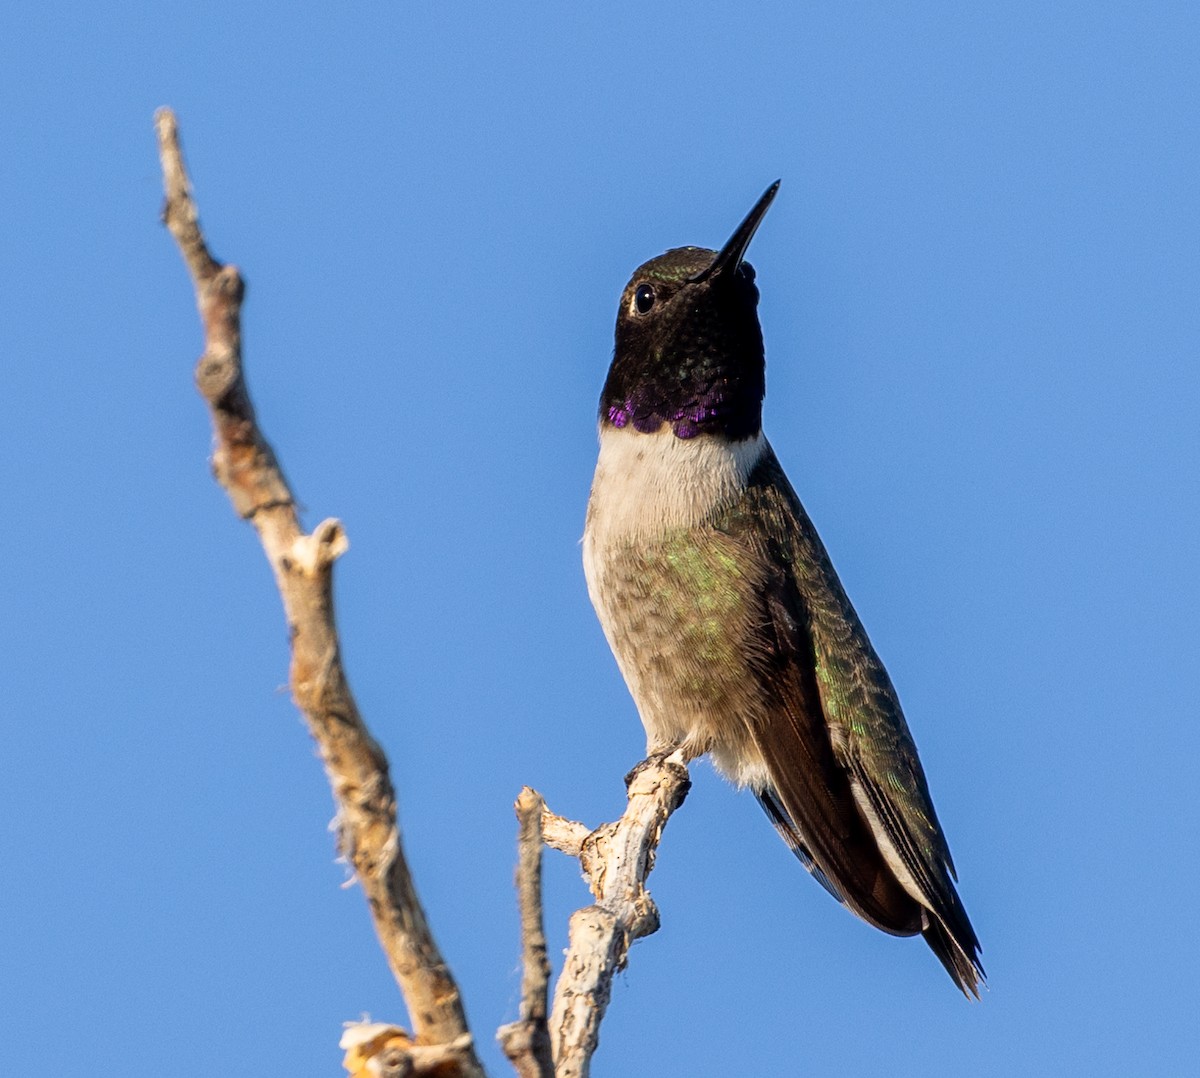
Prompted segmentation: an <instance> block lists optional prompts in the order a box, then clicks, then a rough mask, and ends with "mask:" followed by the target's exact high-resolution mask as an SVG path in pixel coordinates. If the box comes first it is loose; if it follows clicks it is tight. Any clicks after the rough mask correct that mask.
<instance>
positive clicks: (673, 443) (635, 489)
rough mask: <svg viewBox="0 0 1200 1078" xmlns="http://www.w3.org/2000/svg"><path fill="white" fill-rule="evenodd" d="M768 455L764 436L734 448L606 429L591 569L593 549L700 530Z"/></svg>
mask: <svg viewBox="0 0 1200 1078" xmlns="http://www.w3.org/2000/svg"><path fill="white" fill-rule="evenodd" d="M766 451H767V440H766V438H764V437H763V435H762V433H761V432H760V433H759V434H757V435H756V436H755V437H753V438H746V439H745V440H743V441H740V442H729V441H726V440H725V439H723V438H719V437H714V436H712V435H703V434H702V435H700V436H699V437H696V438H678V437H676V436H675V434H674V432H673V431H672V430H671V428H670V427H667V426H664V427H663V428H662V429H661V430H658V431H656V432H655V433H654V434H641V433H639V432H638V431H636V430H634V429H633V428H632V427H613V426H608V425H605V426H604V427H603V428H602V429H601V431H600V459H599V460H597V461H596V475H595V478H594V479H593V480H592V496H591V500H590V501H589V503H588V519H587V531H586V534H585V537H584V545H585V553H584V561H585V569H586V568H587V564H586V563H587V547H588V546H589V545H595V544H600V545H604V544H607V543H612V542H621V541H626V540H635V541H636V540H637V539H638V538H647V537H650V536H657V535H661V534H662V533H663V532H664V531H665V530H668V529H672V528H680V527H688V526H690V525H694V524H698V523H699V522H700V521H701V520H703V519H704V518H705V517H706V516H707V515H708V514H709V513H710V512H712V510H713V509H714V508H715V507H716V506H718V505H722V504H727V503H729V502H732V501H733V500H734V499H735V498H737V496H738V495H739V494H740V493H741V492H742V491H743V490H744V489H745V488H746V481H747V480H748V479H749V478H750V473H751V472H752V471H753V470H754V467H755V465H757V464H758V462H759V461H760V460H761V459H762V457H763V454H764V453H765V452H766ZM590 575H591V573H590V570H589V578H590Z"/></svg>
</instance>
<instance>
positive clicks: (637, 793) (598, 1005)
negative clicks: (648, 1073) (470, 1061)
mask: <svg viewBox="0 0 1200 1078" xmlns="http://www.w3.org/2000/svg"><path fill="white" fill-rule="evenodd" d="M626 783H627V785H628V787H629V803H628V805H627V807H626V809H625V813H624V815H622V817H621V818H620V819H619V820H617V821H616V822H615V823H609V824H604V825H602V826H601V827H598V828H597V829H596V830H595V831H593V832H591V833H590V834H588V835H587V836H586V837H585V838H583V839H582V841H581V842H580V843H579V847H580V848H579V850H578V854H579V859H580V863H581V864H582V866H583V871H584V875H585V877H586V879H587V881H588V885H589V886H590V887H591V889H592V894H593V895H595V896H596V903H595V905H592V906H588V907H586V908H585V909H581V910H577V911H576V912H575V913H574V914H573V915H572V917H571V925H570V943H569V946H568V948H567V955H566V959H565V960H564V962H563V970H562V974H561V975H560V976H559V979H558V984H557V986H556V988H555V992H554V1012H553V1014H552V1015H551V1017H550V1035H551V1039H552V1042H553V1048H554V1064H555V1072H554V1073H555V1075H556V1076H557V1078H587V1075H588V1074H589V1073H590V1069H591V1059H592V1054H593V1053H594V1052H595V1051H596V1046H597V1044H599V1040H600V1022H601V1020H602V1019H603V1018H604V1012H605V1010H606V1008H607V1007H608V1001H609V996H610V994H611V991H612V979H613V976H614V974H616V973H617V971H619V970H621V969H623V968H624V967H625V962H626V959H627V957H628V954H629V945H630V944H631V943H632V942H633V941H634V940H635V939H639V938H641V937H642V936H648V935H650V934H651V933H652V932H655V931H657V930H658V910H657V909H656V908H655V905H654V902H653V901H652V900H651V898H650V895H649V893H648V892H647V891H646V886H645V885H646V877H647V876H649V875H650V872H651V870H652V869H653V868H654V857H655V852H656V851H657V849H658V843H659V840H660V839H661V837H662V831H663V828H664V827H665V826H666V823H667V820H668V819H669V818H670V816H671V813H672V812H674V811H675V810H676V809H677V808H679V806H680V805H682V804H683V799H684V798H685V797H686V796H687V792H688V789H689V787H690V785H691V782H690V780H689V779H688V773H687V768H686V767H685V766H684V763H683V756H682V755H681V754H680V753H674V754H672V755H670V756H652V757H650V759H648V760H644V761H643V762H642V763H640V764H639V765H638V766H637V767H636V768H634V769H633V771H632V772H630V774H629V776H628V777H627V778H626ZM554 820H555V821H556V829H557V835H558V837H559V838H560V839H561V840H562V845H563V846H568V847H572V848H573V847H574V840H575V838H576V836H577V835H578V833H579V831H580V830H583V825H582V824H578V823H573V822H571V821H569V820H562V819H561V818H560V817H554ZM560 848H561V847H560Z"/></svg>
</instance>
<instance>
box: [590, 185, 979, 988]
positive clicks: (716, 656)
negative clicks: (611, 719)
mask: <svg viewBox="0 0 1200 1078" xmlns="http://www.w3.org/2000/svg"><path fill="white" fill-rule="evenodd" d="M778 190H779V181H776V182H775V183H774V184H772V185H771V186H770V187H769V188H767V190H766V191H765V192H764V194H763V195H762V197H761V198H760V199H759V200H758V202H757V203H756V204H755V206H754V208H753V209H752V210H751V211H750V213H749V214H748V215H747V216H746V219H745V220H744V221H742V223H741V224H740V225H739V226H738V228H737V230H736V231H735V232H734V233H733V235H732V236H731V237H730V239H729V241H728V242H727V243H726V244H725V246H724V247H722V248H721V249H720V250H719V251H712V250H708V249H705V248H701V247H678V248H675V249H673V250H670V251H667V252H666V253H665V254H662V255H659V256H658V257H657V258H652V259H651V260H650V261H649V262H646V263H645V264H643V265H642V266H639V267H638V269H637V270H636V271H635V273H634V274H633V277H632V278H631V279H630V281H629V283H628V284H627V285H626V287H625V290H624V292H623V293H622V295H621V302H620V307H619V308H618V311H617V325H616V343H615V348H614V351H613V359H612V364H611V366H610V367H609V371H608V377H607V379H606V380H605V383H604V389H603V391H602V393H601V396H600V415H599V428H600V453H599V458H598V460H597V463H596V472H595V477H594V479H593V481H592V488H591V496H590V498H589V500H588V508H587V522H586V525H585V529H584V536H583V563H584V572H585V575H586V577H587V586H588V594H589V596H590V597H591V601H592V605H593V606H594V607H595V610H596V614H597V616H598V617H599V620H600V624H601V626H602V627H603V629H604V634H605V636H606V637H607V639H608V643H609V646H610V647H611V648H612V651H613V654H614V656H615V657H616V660H617V664H618V666H619V667H620V669H621V673H622V674H623V676H624V678H625V682H626V684H627V685H628V687H629V691H630V693H631V695H632V696H633V699H634V701H635V703H636V705H637V708H638V712H639V714H640V717H641V720H642V724H643V725H644V726H645V729H646V738H647V748H648V753H649V754H650V755H658V754H669V753H672V752H681V753H682V755H683V758H684V759H685V760H691V759H695V758H696V757H699V756H702V755H704V754H706V753H707V754H708V755H709V756H710V757H711V758H712V760H713V762H714V764H715V765H716V767H717V769H718V771H720V772H721V773H722V774H723V775H725V776H726V777H727V778H729V779H731V780H732V781H733V782H734V783H735V784H737V785H738V786H739V787H742V788H744V787H749V788H750V789H751V790H752V791H753V792H754V794H755V795H756V797H757V798H758V800H759V802H760V803H761V804H762V807H763V808H764V809H765V810H766V814H767V816H768V817H769V818H770V820H771V822H772V823H773V824H774V826H775V828H776V829H777V830H778V832H779V834H780V835H781V836H782V837H783V840H784V841H785V842H786V843H787V844H788V846H789V847H790V848H791V849H792V851H793V852H794V853H795V855H796V856H797V857H798V858H799V859H800V861H801V862H802V863H803V864H804V866H805V867H806V868H807V869H808V870H809V872H811V873H812V875H813V876H814V877H815V878H816V879H817V880H818V881H819V882H820V883H821V884H822V885H823V886H824V887H825V889H826V890H827V891H829V892H830V893H831V894H832V895H833V896H834V898H836V899H837V900H838V901H839V902H841V903H843V904H844V905H846V906H847V907H848V908H849V909H850V910H852V911H853V912H854V913H856V914H857V915H858V916H859V917H861V918H862V919H863V920H865V921H867V922H868V923H870V924H872V925H874V926H875V927H876V928H880V929H882V930H883V931H884V932H888V933H890V934H892V935H896V936H913V935H916V934H917V933H920V934H921V935H922V936H923V937H924V938H925V941H926V943H928V945H929V947H930V948H931V949H932V951H933V953H934V954H935V955H936V956H937V957H938V959H939V960H940V961H941V963H942V965H943V966H944V967H945V968H946V970H947V972H948V973H949V974H950V976H951V977H952V978H953V979H954V982H955V984H957V985H958V987H959V988H960V989H961V990H962V992H963V994H964V995H966V996H967V997H968V998H971V997H974V998H976V999H978V998H979V986H980V984H981V982H982V979H983V976H984V971H983V967H982V965H981V964H980V961H979V953H980V946H979V940H978V938H977V937H976V935H975V931H974V929H973V928H972V927H971V922H970V921H969V920H968V918H967V913H966V910H965V909H964V908H963V904H962V902H961V900H960V899H959V896H958V892H957V890H956V888H955V883H956V881H957V874H956V871H955V868H954V862H953V860H952V859H951V856H950V849H949V847H948V846H947V843H946V839H945V836H944V835H943V833H942V827H941V824H940V823H939V822H938V818H937V814H936V812H935V811H934V808H933V801H932V799H931V798H930V794H929V786H928V783H927V782H926V779H925V773H924V770H923V769H922V767H921V761H920V759H919V758H918V756H917V749H916V745H915V744H914V742H913V739H912V735H911V734H910V733H909V730H908V724H907V723H906V722H905V719H904V713H903V711H902V710H901V708H900V701H899V699H898V698H897V695H896V690H895V689H894V688H893V686H892V682H891V679H890V678H889V677H888V673H887V671H886V670H885V669H884V666H883V663H882V662H881V661H880V659H879V656H878V655H877V654H876V653H875V649H874V647H872V645H871V641H870V640H869V639H868V637H867V634H866V631H865V630H864V628H863V626H862V622H861V621H860V620H859V618H858V615H857V614H856V613H855V610H854V607H853V606H852V605H851V603H850V600H849V598H847V596H846V592H845V590H844V588H843V587H842V584H841V581H840V580H839V579H838V576H837V573H836V572H835V571H834V568H833V564H832V563H831V562H830V560H829V555H828V554H827V553H826V551H825V547H824V545H823V544H822V542H821V539H820V537H819V536H818V535H817V532H816V529H815V528H814V527H813V524H812V521H811V520H810V519H809V517H808V514H807V513H806V512H805V510H804V507H803V506H802V505H801V504H800V500H799V498H797V496H796V493H795V491H794V490H793V489H792V486H791V484H790V483H789V482H788V479H787V476H786V475H785V474H784V472H783V469H782V467H781V466H780V464H779V461H778V459H777V458H776V456H775V452H774V450H772V448H771V445H770V443H769V442H768V441H767V439H766V437H765V436H764V435H763V430H762V402H763V396H764V394H765V391H766V382H765V357H764V351H763V338H762V330H761V327H760V325H759V320H758V288H757V286H756V284H755V273H754V269H753V268H752V267H751V265H750V264H749V263H748V262H746V261H745V254H746V249H747V248H748V247H749V245H750V241H751V239H753V237H754V233H755V231H756V230H757V229H758V226H759V224H760V223H761V222H762V219H763V217H764V215H765V214H766V212H767V210H768V208H769V207H770V205H771V202H772V201H773V200H774V198H775V195H776V192H777V191H778Z"/></svg>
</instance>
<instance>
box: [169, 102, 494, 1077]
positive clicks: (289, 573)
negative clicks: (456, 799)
mask: <svg viewBox="0 0 1200 1078" xmlns="http://www.w3.org/2000/svg"><path fill="white" fill-rule="evenodd" d="M155 127H156V129H157V132H158V144H159V155H160V158H161V161H162V169H163V182H164V186H165V188H166V205H165V208H164V210H163V220H164V221H165V223H166V225H167V227H168V229H170V231H171V235H172V236H174V238H175V241H176V242H177V243H178V245H179V249H180V251H181V252H182V254H183V257H184V261H185V262H186V263H187V267H188V272H189V273H190V275H191V278H192V283H193V285H194V286H195V289H196V302H197V305H198V306H199V308H200V318H201V322H202V323H203V326H204V355H203V356H202V357H201V358H200V362H199V363H198V364H197V367H196V383H197V386H198V387H199V389H200V392H201V395H202V396H203V397H204V399H205V401H207V403H208V406H209V409H210V412H211V414H212V421H213V430H214V433H215V448H214V450H213V459H212V463H213V470H214V472H215V473H216V477H217V479H218V481H219V482H220V483H221V485H222V486H223V487H224V488H225V490H226V492H227V493H228V494H229V497H230V499H231V501H232V502H233V506H234V509H235V510H237V512H238V514H239V515H240V516H241V517H243V518H244V519H246V520H249V521H250V522H251V523H252V524H253V525H254V527H255V528H256V529H257V531H258V535H259V538H260V539H261V541H262V545H263V548H264V550H265V551H266V555H267V559H268V561H269V562H270V564H271V568H272V570H273V571H274V573H275V580H276V583H277V584H278V586H279V592H280V595H281V596H282V598H283V606H284V612H285V614H286V616H287V623H288V629H289V633H290V637H291V642H292V662H291V688H292V695H293V697H294V698H295V701H296V705H297V706H298V707H299V708H300V710H301V711H302V712H303V714H304V717H305V719H306V720H307V722H308V727H309V730H310V731H311V733H312V735H313V737H314V738H315V739H316V742H317V745H318V747H319V748H320V752H321V757H322V759H323V761H324V763H325V770H326V772H327V773H328V776H329V782H330V785H331V786H332V787H333V794H334V800H335V802H336V804H337V812H338V817H337V818H338V842H339V846H340V848H341V850H342V852H343V853H344V854H345V856H346V857H347V859H348V860H349V862H350V863H351V864H352V865H353V866H354V871H355V873H356V874H357V876H358V879H359V881H360V882H361V884H362V887H363V891H364V892H365V893H366V896H367V903H368V905H369V907H370V910H371V916H372V917H373V918H374V921H375V930H376V932H377V933H378V935H379V940H380V943H381V945H382V947H383V950H384V953H385V955H386V956H387V960H388V964H389V965H390V966H391V968H392V972H393V974H394V975H395V977H396V980H397V982H398V983H399V985H400V990H401V992H402V993H403V995H404V999H405V1002H406V1003H407V1005H408V1010H409V1015H410V1018H411V1021H412V1023H413V1027H414V1032H415V1034H416V1041H417V1043H418V1044H419V1045H423V1046H438V1045H441V1046H445V1047H446V1049H447V1051H448V1052H450V1053H451V1054H452V1056H453V1060H454V1061H456V1062H457V1073H458V1074H461V1075H463V1076H464V1078H480V1076H482V1075H483V1073H484V1072H483V1068H482V1067H481V1066H480V1064H479V1061H478V1059H477V1058H476V1055H475V1050H474V1046H473V1044H472V1043H471V1040H470V1035H469V1031H468V1029H467V1022H466V1016H465V1014H464V1011H463V1006H462V1001H461V998H460V996H459V991H458V986H457V985H456V984H455V982H454V979H453V977H452V976H451V973H450V970H449V968H448V967H447V966H446V963H445V961H444V960H443V959H442V956H441V954H440V953H439V951H438V949H437V945H436V944H435V943H434V940H433V936H432V934H431V932H430V930H429V925H428V923H427V922H426V919H425V913H424V910H423V909H422V908H421V904H420V901H419V900H418V898H417V894H416V890H415V888H414V886H413V881H412V877H411V876H410V874H409V871H408V866H407V864H406V862H405V859H404V852H403V849H402V847H401V843H400V832H399V829H398V827H397V824H396V794H395V790H394V789H393V787H392V783H391V779H390V778H389V776H388V762H387V758H386V757H385V756H384V754H383V750H382V749H381V748H380V747H379V745H378V744H377V743H376V742H375V740H374V738H372V737H371V734H370V732H369V731H368V730H367V727H366V725H365V724H364V723H363V720H362V718H361V716H360V715H359V713H358V707H357V705H356V704H355V702H354V697H353V696H352V695H351V692H350V686H349V684H348V683H347V680H346V674H345V671H344V670H343V668H342V660H341V653H340V648H339V643H338V635H337V628H336V626H335V623H334V612H333V563H334V561H335V560H336V559H337V558H338V556H339V555H340V554H342V553H344V552H345V550H346V549H347V547H348V545H349V544H348V542H347V539H346V535H345V532H344V531H343V530H342V526H341V524H339V523H338V522H337V521H336V520H326V521H324V522H322V523H321V524H319V525H317V527H316V528H315V529H314V530H313V532H312V534H311V535H308V534H305V532H304V531H303V529H302V528H301V526H300V521H299V518H298V515H297V511H296V502H295V499H294V497H293V496H292V492H291V490H290V488H289V487H288V484H287V481H286V480H285V479H284V476H283V472H282V470H281V469H280V467H279V464H278V462H277V461H276V459H275V454H274V452H273V451H272V449H271V447H270V445H269V444H268V443H267V441H266V439H265V438H264V437H263V435H262V432H261V431H260V430H259V428H258V423H257V421H256V419H255V415H254V408H253V406H252V404H251V402H250V396H249V393H248V392H247V389H246V383H245V379H244V377H243V373H242V357H241V302H242V296H243V293H244V287H243V284H242V279H241V276H240V274H239V273H238V271H237V268H236V267H235V266H226V265H222V264H221V263H220V262H218V261H217V260H216V259H215V258H213V256H212V255H211V253H210V252H209V250H208V246H207V244H206V243H205V240H204V235H203V233H202V232H201V230H200V225H199V219H198V215H197V212H196V205H195V203H194V202H193V200H192V197H191V189H190V183H189V181H188V176H187V172H186V170H185V167H184V163H183V154H182V152H181V150H180V145H179V134H178V130H177V126H176V122H175V116H174V114H173V113H172V112H171V111H170V110H169V109H160V110H159V112H158V113H157V114H156V116H155ZM434 1056H436V1057H437V1058H438V1059H439V1060H440V1062H439V1063H438V1065H437V1066H438V1068H440V1069H439V1070H438V1073H439V1074H441V1075H445V1074H448V1073H450V1071H447V1070H446V1060H445V1058H444V1053H441V1054H439V1053H434ZM430 1066H432V1064H431V1065H430ZM422 1069H429V1068H426V1067H422ZM454 1069H455V1068H454V1067H453V1066H452V1067H451V1071H453V1070H454ZM416 1073H419V1071H418V1072H416Z"/></svg>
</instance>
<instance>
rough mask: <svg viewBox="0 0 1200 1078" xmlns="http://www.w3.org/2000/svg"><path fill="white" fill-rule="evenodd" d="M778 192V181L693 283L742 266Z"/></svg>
mask: <svg viewBox="0 0 1200 1078" xmlns="http://www.w3.org/2000/svg"><path fill="white" fill-rule="evenodd" d="M778 191H779V181H778V180H776V181H775V182H774V183H773V184H771V186H770V187H768V188H767V189H766V190H765V191H764V192H763V193H762V198H760V199H759V200H758V201H757V202H756V203H754V209H752V210H751V211H750V212H749V213H748V214H746V219H745V220H744V221H743V222H742V223H741V224H740V225H738V227H737V231H736V232H735V233H734V234H733V235H732V236H730V237H729V242H728V243H726V244H725V246H724V247H722V248H721V249H720V250H719V251H718V252H717V257H716V258H714V259H713V260H712V265H710V266H709V267H708V268H707V269H702V270H701V271H700V272H699V273H697V274H696V275H695V276H694V277H692V278H691V280H692V281H693V282H697V283H698V282H700V281H706V280H708V278H710V277H720V276H722V275H724V274H726V273H733V272H734V271H735V270H736V269H737V268H738V266H740V265H741V264H742V259H743V258H745V257H746V248H747V247H749V246H750V241H751V240H752V239H754V233H755V232H757V231H758V226H759V225H760V224H762V219H763V218H764V217H765V216H766V215H767V210H769V209H770V208H771V203H772V202H774V201H775V195H776V193H777V192H778Z"/></svg>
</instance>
